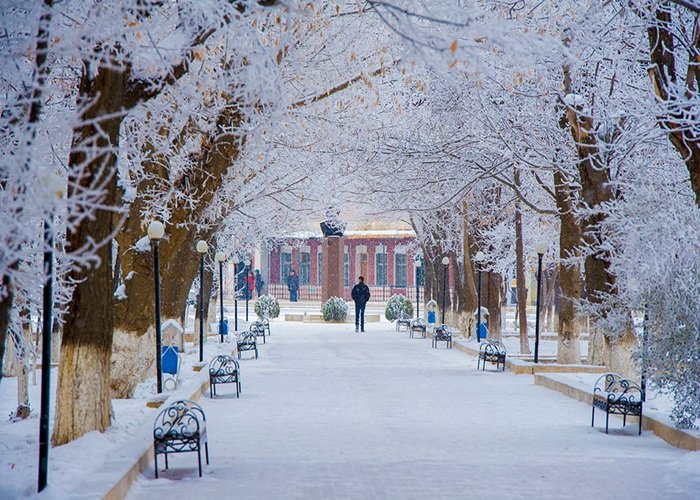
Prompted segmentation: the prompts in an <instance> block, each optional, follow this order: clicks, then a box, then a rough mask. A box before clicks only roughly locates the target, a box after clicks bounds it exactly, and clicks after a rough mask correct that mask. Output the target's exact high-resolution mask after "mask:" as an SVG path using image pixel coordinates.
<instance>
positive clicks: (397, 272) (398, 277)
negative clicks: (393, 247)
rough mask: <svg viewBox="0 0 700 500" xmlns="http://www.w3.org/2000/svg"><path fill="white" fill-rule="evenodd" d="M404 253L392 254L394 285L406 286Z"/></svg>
mask: <svg viewBox="0 0 700 500" xmlns="http://www.w3.org/2000/svg"><path fill="white" fill-rule="evenodd" d="M407 277H408V276H407V275H406V254H405V253H397V254H395V255H394V286H398V287H405V286H406V279H407Z"/></svg>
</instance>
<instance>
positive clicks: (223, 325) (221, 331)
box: [219, 318, 228, 335]
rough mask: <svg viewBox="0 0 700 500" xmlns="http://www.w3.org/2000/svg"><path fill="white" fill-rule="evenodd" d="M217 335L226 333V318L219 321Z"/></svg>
mask: <svg viewBox="0 0 700 500" xmlns="http://www.w3.org/2000/svg"><path fill="white" fill-rule="evenodd" d="M219 335H228V320H227V319H226V318H224V319H222V320H221V321H219Z"/></svg>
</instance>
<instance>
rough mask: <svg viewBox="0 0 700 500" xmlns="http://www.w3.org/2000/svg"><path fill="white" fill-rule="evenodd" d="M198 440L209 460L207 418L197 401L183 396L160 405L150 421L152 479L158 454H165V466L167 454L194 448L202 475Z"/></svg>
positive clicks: (156, 466) (191, 450)
mask: <svg viewBox="0 0 700 500" xmlns="http://www.w3.org/2000/svg"><path fill="white" fill-rule="evenodd" d="M202 443H204V454H205V457H206V460H207V464H209V444H208V443H207V421H206V418H205V417H204V411H202V408H201V407H200V406H199V405H198V404H197V403H195V402H193V401H189V400H187V399H183V400H180V401H175V402H174V403H172V404H171V405H169V406H168V407H166V408H164V409H163V410H162V411H161V412H160V413H159V414H158V416H157V417H156V421H155V423H154V424H153V449H154V451H155V468H156V479H157V478H158V455H165V468H166V469H167V468H168V454H170V453H187V452H194V451H196V452H197V463H198V465H199V477H202Z"/></svg>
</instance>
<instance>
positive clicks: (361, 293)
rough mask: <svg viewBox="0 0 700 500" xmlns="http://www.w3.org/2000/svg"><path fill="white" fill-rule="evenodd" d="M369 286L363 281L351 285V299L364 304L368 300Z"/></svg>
mask: <svg viewBox="0 0 700 500" xmlns="http://www.w3.org/2000/svg"><path fill="white" fill-rule="evenodd" d="M369 297H370V294H369V287H368V286H367V285H365V284H364V283H358V284H357V285H355V286H354V287H352V300H354V301H355V302H356V303H357V304H366V303H367V302H368V301H369Z"/></svg>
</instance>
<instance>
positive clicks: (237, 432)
mask: <svg viewBox="0 0 700 500" xmlns="http://www.w3.org/2000/svg"><path fill="white" fill-rule="evenodd" d="M475 365H476V361H475V359H474V358H471V357H469V356H466V355H464V354H462V353H460V352H458V351H457V350H446V349H445V348H444V347H441V348H440V349H431V348H430V341H429V340H423V339H420V340H419V339H409V338H408V335H407V334H406V333H405V332H401V333H397V332H395V331H393V327H392V326H391V325H387V324H386V323H383V324H376V325H373V326H370V331H369V333H367V334H365V335H358V334H355V333H353V326H352V325H349V324H347V325H327V324H301V323H277V322H275V323H273V325H272V337H270V338H269V341H268V343H267V345H264V346H262V349H261V357H260V359H258V360H253V359H244V360H242V361H241V370H242V383H243V393H242V395H241V398H240V399H236V398H235V395H233V396H232V397H230V396H229V397H221V398H219V399H216V400H214V401H212V400H210V399H209V398H208V397H206V398H203V399H202V400H200V404H201V405H202V406H203V408H204V411H205V412H206V415H207V423H208V435H209V444H210V458H211V463H210V465H209V466H205V468H204V477H202V478H201V479H200V478H198V477H197V460H196V454H180V455H174V456H171V458H170V466H171V469H170V470H169V471H166V472H163V473H162V475H161V477H160V479H157V480H156V479H154V478H153V469H152V467H151V468H149V469H148V470H147V471H146V472H145V473H144V474H143V475H142V476H141V477H140V478H139V480H138V481H137V483H136V484H135V485H134V487H133V488H132V490H131V492H130V495H129V498H130V499H134V500H135V499H153V498H172V499H175V498H210V499H214V498H237V499H282V498H284V499H290V498H298V499H302V498H303V499H326V498H357V499H360V498H368V499H375V498H382V499H426V498H466V499H469V498H480V499H490V498H493V499H503V498H519V499H520V498H559V499H567V498H571V499H579V498H615V499H619V498H636V499H664V498H669V499H671V498H673V499H685V498H697V494H698V493H697V492H698V491H700V453H690V452H685V451H683V450H679V449H676V448H673V447H671V446H669V445H667V444H665V443H664V442H663V441H661V440H660V439H658V438H656V437H654V436H653V435H652V434H650V433H648V432H645V433H644V434H643V435H642V436H641V437H637V436H636V424H635V425H630V426H628V428H627V429H625V430H624V431H622V430H619V428H620V425H621V422H618V421H617V420H616V419H611V429H614V430H615V432H612V431H611V434H610V435H605V434H604V433H602V432H601V430H600V429H599V428H598V429H592V428H591V427H590V426H589V423H590V407H589V406H587V405H585V404H583V403H580V402H577V401H574V400H571V399H569V398H566V397H565V396H562V395H560V394H558V393H555V392H552V391H550V390H548V389H545V388H543V387H539V386H535V385H533V383H532V377H530V376H516V375H512V374H510V373H507V372H506V373H500V372H499V373H496V372H488V371H487V372H480V371H476V369H475ZM230 389H232V388H231V387H229V386H226V385H223V386H220V391H219V392H220V394H225V395H230V394H232V392H231V391H230ZM598 421H599V422H602V421H603V419H598ZM161 463H162V460H161Z"/></svg>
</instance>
